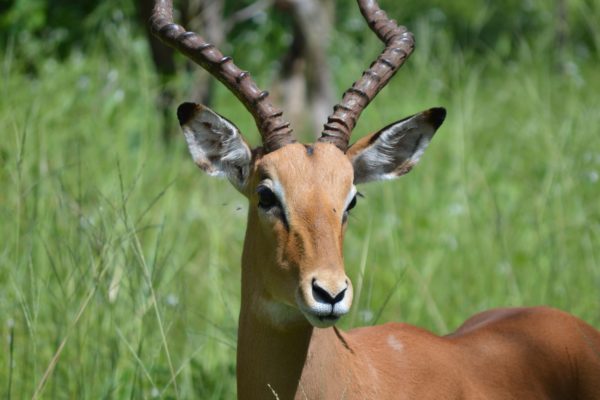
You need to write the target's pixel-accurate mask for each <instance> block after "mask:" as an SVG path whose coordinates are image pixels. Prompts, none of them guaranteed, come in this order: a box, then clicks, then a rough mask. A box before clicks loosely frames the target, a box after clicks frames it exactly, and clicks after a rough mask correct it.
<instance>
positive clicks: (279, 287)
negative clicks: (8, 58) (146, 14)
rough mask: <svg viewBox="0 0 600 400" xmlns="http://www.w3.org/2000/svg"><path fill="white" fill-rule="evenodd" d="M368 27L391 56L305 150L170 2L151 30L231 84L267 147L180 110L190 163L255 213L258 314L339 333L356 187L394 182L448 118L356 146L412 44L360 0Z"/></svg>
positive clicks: (251, 225)
mask: <svg viewBox="0 0 600 400" xmlns="http://www.w3.org/2000/svg"><path fill="white" fill-rule="evenodd" d="M359 6H360V8H361V11H362V13H363V15H364V16H365V18H366V19H367V21H368V23H369V26H371V27H372V29H373V30H374V32H375V33H376V34H377V35H378V36H379V37H380V39H381V40H382V41H384V42H385V44H386V48H385V50H384V51H383V52H382V54H381V55H380V56H379V58H378V59H377V60H376V61H375V62H374V63H373V64H371V67H370V68H369V69H368V70H367V71H365V72H364V73H363V76H362V77H361V78H360V79H359V80H358V81H357V82H355V83H354V85H353V86H352V88H350V89H349V90H347V91H346V92H345V93H344V96H343V99H342V102H341V103H340V104H338V105H336V106H335V107H334V112H333V114H332V115H331V116H330V117H329V118H328V121H327V123H326V124H325V126H324V130H323V132H322V134H321V137H320V138H319V140H318V141H317V142H316V143H315V144H308V145H303V144H300V143H297V142H296V141H295V139H294V138H293V136H292V131H291V129H290V127H289V124H288V123H287V122H285V121H284V120H283V119H282V113H281V112H280V111H279V110H278V109H276V108H275V107H273V106H272V105H271V104H270V103H269V102H268V100H267V98H268V93H267V92H263V91H260V90H259V89H258V88H257V86H256V84H255V83H254V82H253V81H252V79H251V78H250V76H249V74H248V73H247V72H245V71H241V70H240V69H239V68H237V67H236V66H235V64H233V62H232V60H231V58H230V57H224V56H223V55H222V54H221V53H220V52H219V51H218V50H217V49H216V48H215V47H214V46H212V45H209V44H207V43H206V42H204V40H203V39H202V38H200V37H199V36H198V35H196V34H195V33H193V32H186V31H185V30H184V29H183V28H182V27H181V26H178V25H175V24H173V23H172V22H171V20H172V15H171V13H172V11H171V4H170V1H168V0H158V1H157V4H156V7H155V11H154V16H153V20H152V22H153V29H154V31H155V32H156V33H157V34H158V35H159V36H160V37H161V38H162V39H163V40H164V41H165V42H167V43H168V44H170V45H172V46H174V47H176V48H179V49H180V50H181V51H182V52H183V53H185V54H186V55H188V56H189V57H190V58H192V59H193V60H194V61H196V62H197V63H198V64H200V65H201V66H202V67H204V68H205V69H207V70H208V71H209V72H211V73H212V74H213V75H215V77H217V78H218V79H219V80H220V81H221V82H223V83H224V84H225V85H226V86H227V87H228V88H229V89H230V90H231V91H232V92H233V93H234V94H235V95H236V96H237V97H238V98H239V99H240V101H242V103H243V104H244V105H245V106H246V108H247V109H248V110H249V111H250V112H251V114H252V115H253V116H254V118H255V121H256V124H257V127H258V129H259V132H260V133H261V136H262V138H263V146H262V147H258V148H255V149H252V148H250V146H249V145H248V143H247V142H246V141H245V140H244V138H243V137H242V134H241V133H240V132H239V130H238V128H237V127H236V126H235V125H234V124H233V123H232V122H230V121H229V120H227V119H226V118H224V117H222V116H220V115H219V114H217V113H215V112H214V111H212V110H210V109H209V108H207V107H204V106H201V105H197V104H193V103H184V104H182V105H181V106H180V107H179V109H178V110H177V115H178V118H179V122H180V124H181V126H182V129H183V132H184V134H185V137H186V141H187V144H188V147H189V150H190V153H191V155H192V158H193V160H194V162H195V163H196V164H197V165H198V166H199V167H200V168H201V169H202V170H204V171H206V172H207V173H209V174H210V175H215V176H225V177H227V178H228V179H229V181H230V182H231V183H232V184H233V185H234V186H235V187H236V189H237V190H238V191H240V192H241V193H242V194H244V195H245V196H246V197H247V198H248V200H249V204H250V209H249V216H248V229H247V235H246V243H245V255H244V256H245V257H259V258H260V259H256V260H254V262H253V263H252V265H254V266H256V267H255V269H253V270H252V271H246V274H247V275H250V276H251V278H247V279H251V280H252V282H253V285H252V287H253V288H254V289H253V290H254V293H252V294H251V296H252V298H253V301H254V302H255V303H256V305H257V307H262V308H264V309H265V310H267V313H266V315H269V316H270V317H271V318H277V315H276V314H278V313H281V312H282V310H284V311H283V312H285V313H286V314H288V315H289V314H290V313H291V314H293V315H294V316H300V317H301V318H305V319H306V320H308V322H309V323H311V324H312V325H313V326H317V327H326V326H331V325H333V324H334V323H335V322H336V321H337V320H338V319H339V318H340V317H341V316H342V315H344V314H345V313H347V312H348V311H349V309H350V306H351V303H352V283H351V281H350V279H349V278H348V276H347V275H346V273H345V269H344V260H343V254H342V247H343V246H342V245H343V238H344V231H345V229H346V227H347V223H348V214H349V213H350V210H351V209H352V208H353V207H354V206H355V205H356V203H357V194H358V192H357V189H356V186H355V185H357V184H359V183H366V182H369V181H374V180H382V179H392V178H396V177H398V176H401V175H403V174H405V173H407V172H409V171H410V169H411V168H412V167H413V166H414V165H415V164H416V163H417V162H418V160H419V158H420V157H421V155H422V154H423V151H424V150H425V148H426V147H427V145H428V144H429V142H430V140H431V138H432V137H433V135H434V133H435V131H436V129H437V128H438V127H439V126H440V125H441V124H442V122H443V120H444V117H445V114H446V112H445V110H444V109H442V108H432V109H430V110H427V111H424V112H421V113H419V114H416V115H413V116H411V117H408V118H405V119H403V120H400V121H397V122H395V123H392V124H390V125H388V126H387V127H385V128H383V129H381V130H379V131H377V132H376V133H373V134H371V135H368V136H366V137H363V138H362V139H360V140H358V141H357V142H356V143H354V144H353V145H352V146H348V143H349V140H350V134H351V132H352V130H353V128H354V126H355V125H356V121H357V119H358V117H359V115H360V113H361V112H362V110H363V109H364V108H365V107H366V106H367V105H368V104H369V102H370V101H371V100H372V99H373V97H374V96H375V95H376V94H377V93H378V92H379V90H381V88H383V86H384V85H385V84H386V83H387V82H388V81H389V79H390V78H391V77H392V76H393V75H394V73H395V72H396V71H397V69H398V68H399V67H400V66H401V65H402V64H403V63H404V61H405V59H406V58H407V57H408V55H409V54H410V53H411V52H412V49H413V37H412V34H411V33H410V32H408V31H407V30H406V28H404V27H398V26H397V25H396V23H395V22H394V21H393V20H390V19H388V18H387V16H386V14H385V13H384V12H383V11H381V10H380V9H379V7H378V5H377V3H376V2H375V1H373V0H359Z"/></svg>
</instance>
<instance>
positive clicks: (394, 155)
mask: <svg viewBox="0 0 600 400" xmlns="http://www.w3.org/2000/svg"><path fill="white" fill-rule="evenodd" d="M445 117H446V110H445V109H443V108H432V109H429V110H427V111H423V112H421V113H419V114H415V115H413V116H410V117H408V118H405V119H403V120H401V121H398V122H394V123H393V124H391V125H389V126H386V127H385V128H383V129H382V130H380V131H379V132H377V133H374V134H372V135H369V136H366V137H364V138H362V139H360V140H358V141H357V142H356V143H354V144H353V145H352V146H351V147H350V148H349V149H348V152H347V155H348V158H349V159H350V161H351V162H352V166H353V167H354V183H365V182H370V181H378V180H382V179H393V178H396V177H398V176H400V175H404V174H406V173H407V172H409V171H410V170H411V169H412V167H413V166H414V165H415V164H416V163H417V162H418V161H419V158H421V155H422V154H423V152H424V151H425V148H427V145H428V144H429V142H430V141H431V138H432V137H433V134H434V133H435V131H436V130H437V128H439V127H440V125H442V122H444V118H445Z"/></svg>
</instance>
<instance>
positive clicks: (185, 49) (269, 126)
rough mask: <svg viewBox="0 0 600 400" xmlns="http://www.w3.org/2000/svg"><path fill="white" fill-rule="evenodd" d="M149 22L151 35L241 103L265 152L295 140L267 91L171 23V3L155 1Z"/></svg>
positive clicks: (216, 51) (199, 39)
mask: <svg viewBox="0 0 600 400" xmlns="http://www.w3.org/2000/svg"><path fill="white" fill-rule="evenodd" d="M150 23H151V27H152V32H153V33H154V35H156V36H157V37H158V38H159V39H161V40H162V41H163V42H164V43H166V44H167V45H169V46H171V47H173V48H175V49H177V50H179V51H180V52H181V53H183V54H184V55H185V56H187V57H188V58H189V59H191V60H192V61H194V62H195V63H196V64H198V65H200V66H201V67H202V68H204V69H205V70H206V71H208V72H209V73H210V74H211V75H212V76H214V77H215V78H217V79H218V80H219V81H221V83H223V85H225V87H227V89H229V90H230V91H231V92H232V93H233V94H234V95H235V97H237V98H238V99H239V100H240V101H241V102H242V104H244V106H245V107H246V109H247V110H248V111H249V112H250V114H252V116H253V117H254V121H255V122H256V126H257V127H258V130H259V132H260V134H261V136H262V141H263V146H264V149H265V151H266V152H271V151H274V150H277V149H278V148H280V147H283V146H285V145H286V144H288V143H293V142H295V141H296V140H295V139H294V137H293V136H292V129H291V128H290V124H289V123H288V122H286V121H285V120H284V119H283V118H282V115H283V113H282V112H281V110H279V109H278V108H276V107H274V106H273V105H272V104H271V103H270V102H269V101H268V96H269V92H267V91H262V90H260V89H259V88H258V86H257V85H256V83H255V82H254V80H253V79H252V77H251V76H250V73H248V72H247V71H242V70H241V69H239V68H238V67H237V66H236V65H235V64H234V63H233V60H232V58H231V57H228V56H224V55H223V54H222V53H221V52H220V51H219V49H217V48H216V47H215V46H214V45H212V44H210V43H207V42H206V41H205V40H204V39H203V38H202V37H200V35H198V34H197V33H195V32H187V31H186V30H185V29H184V28H183V27H182V26H180V25H177V24H175V23H173V4H172V0H156V3H155V5H154V11H153V12H152V17H151V19H150Z"/></svg>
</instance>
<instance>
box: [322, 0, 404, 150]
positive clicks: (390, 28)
mask: <svg viewBox="0 0 600 400" xmlns="http://www.w3.org/2000/svg"><path fill="white" fill-rule="evenodd" d="M358 6H359V7H360V12H361V13H362V15H363V17H364V18H365V20H366V21H367V23H368V24H369V27H370V28H371V30H372V31H373V32H375V34H376V35H377V37H378V38H379V39H380V40H381V41H382V42H384V43H385V49H384V50H383V52H382V53H381V54H380V55H379V57H377V59H376V60H375V61H373V63H372V64H371V66H370V67H369V69H367V70H366V71H365V72H363V74H362V77H361V78H360V79H359V80H358V81H356V82H354V84H353V85H352V87H351V88H350V89H348V90H347V91H346V92H345V93H344V96H343V97H342V102H341V103H339V104H338V105H336V106H335V107H333V114H331V115H330V116H329V118H327V123H326V124H325V125H324V127H323V132H322V134H321V137H320V138H319V142H330V143H333V144H334V145H336V146H337V147H338V148H339V149H340V150H342V151H344V152H345V151H346V149H347V148H348V143H349V141H350V135H351V134H352V130H353V129H354V127H355V126H356V121H358V117H359V116H360V114H361V112H362V111H363V110H364V109H365V108H366V107H367V106H368V105H369V103H370V102H371V100H373V98H374V97H375V96H376V95H377V93H379V91H380V90H381V89H383V87H384V86H385V85H386V84H387V83H388V81H389V80H390V79H391V78H392V76H394V74H395V73H396V71H398V69H399V68H400V67H401V66H402V64H404V62H405V61H406V59H407V58H408V56H409V55H410V54H411V53H412V51H413V49H414V46H415V42H414V37H413V34H412V33H411V32H409V31H408V30H407V29H406V28H405V27H404V26H398V25H397V23H396V21H394V20H392V19H390V18H388V16H387V14H386V13H385V11H383V10H382V9H381V8H380V7H379V5H378V4H377V1H376V0H358Z"/></svg>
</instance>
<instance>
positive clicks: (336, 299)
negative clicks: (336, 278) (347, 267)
mask: <svg viewBox="0 0 600 400" xmlns="http://www.w3.org/2000/svg"><path fill="white" fill-rule="evenodd" d="M346 289H347V288H346ZM346 289H344V290H342V291H341V292H339V293H338V294H337V295H336V296H335V297H334V298H333V304H335V303H339V302H340V301H342V300H344V296H345V295H346Z"/></svg>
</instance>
